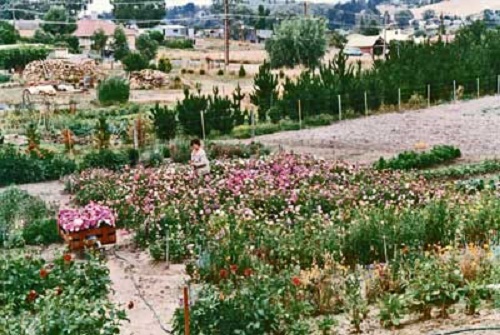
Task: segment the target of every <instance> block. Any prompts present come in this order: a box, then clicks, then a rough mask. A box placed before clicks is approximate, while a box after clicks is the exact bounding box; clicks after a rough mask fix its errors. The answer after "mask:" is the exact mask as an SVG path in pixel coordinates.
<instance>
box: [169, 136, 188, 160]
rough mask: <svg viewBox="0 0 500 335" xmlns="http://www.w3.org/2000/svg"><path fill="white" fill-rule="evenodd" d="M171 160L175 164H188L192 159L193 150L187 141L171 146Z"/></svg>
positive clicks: (177, 142)
mask: <svg viewBox="0 0 500 335" xmlns="http://www.w3.org/2000/svg"><path fill="white" fill-rule="evenodd" d="M170 158H171V159H172V161H173V162H175V163H187V162H189V160H190V159H191V148H190V147H189V143H188V142H187V141H175V142H174V143H173V144H172V145H171V146H170Z"/></svg>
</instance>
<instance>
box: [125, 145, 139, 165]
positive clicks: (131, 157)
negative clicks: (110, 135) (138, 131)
mask: <svg viewBox="0 0 500 335" xmlns="http://www.w3.org/2000/svg"><path fill="white" fill-rule="evenodd" d="M127 156H128V165H130V166H132V167H134V166H136V165H137V164H138V163H139V158H140V154H139V150H137V149H134V148H128V149H127Z"/></svg>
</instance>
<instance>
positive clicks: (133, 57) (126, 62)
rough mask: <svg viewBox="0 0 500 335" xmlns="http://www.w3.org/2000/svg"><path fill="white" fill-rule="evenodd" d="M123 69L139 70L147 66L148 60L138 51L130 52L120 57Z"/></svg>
mask: <svg viewBox="0 0 500 335" xmlns="http://www.w3.org/2000/svg"><path fill="white" fill-rule="evenodd" d="M122 64H123V69H124V70H125V71H129V72H132V71H141V70H144V69H147V68H148V67H149V61H148V59H147V58H146V57H144V56H143V55H141V54H140V53H138V52H131V53H129V54H128V55H127V56H125V58H123V59H122Z"/></svg>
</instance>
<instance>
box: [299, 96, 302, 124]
mask: <svg viewBox="0 0 500 335" xmlns="http://www.w3.org/2000/svg"><path fill="white" fill-rule="evenodd" d="M299 129H302V105H301V103H300V99H299Z"/></svg>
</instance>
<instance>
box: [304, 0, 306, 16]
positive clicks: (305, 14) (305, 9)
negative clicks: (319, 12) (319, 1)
mask: <svg viewBox="0 0 500 335" xmlns="http://www.w3.org/2000/svg"><path fill="white" fill-rule="evenodd" d="M304 17H307V2H306V1H304Z"/></svg>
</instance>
